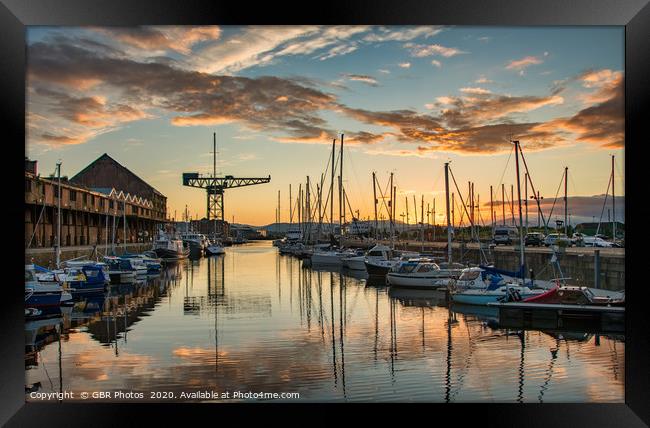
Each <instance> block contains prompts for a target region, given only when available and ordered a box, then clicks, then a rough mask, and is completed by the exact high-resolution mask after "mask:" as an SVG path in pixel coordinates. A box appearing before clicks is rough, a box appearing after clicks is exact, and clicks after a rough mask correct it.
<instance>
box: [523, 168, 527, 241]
mask: <svg viewBox="0 0 650 428" xmlns="http://www.w3.org/2000/svg"><path fill="white" fill-rule="evenodd" d="M524 189H525V190H524V201H525V204H526V234H528V172H526V173H524Z"/></svg>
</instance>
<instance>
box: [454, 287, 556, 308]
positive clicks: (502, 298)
mask: <svg viewBox="0 0 650 428" xmlns="http://www.w3.org/2000/svg"><path fill="white" fill-rule="evenodd" d="M547 291H548V290H545V289H543V288H529V287H528V286H526V285H521V284H518V283H511V282H506V283H505V284H503V283H502V284H491V285H490V286H488V287H487V288H480V289H477V288H470V289H466V290H454V289H452V290H450V293H449V294H450V298H451V300H452V301H453V302H455V303H463V304H466V305H487V304H488V303H497V302H507V301H520V300H525V299H527V298H530V297H534V296H539V295H541V294H543V293H546V292H547Z"/></svg>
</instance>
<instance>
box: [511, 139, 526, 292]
mask: <svg viewBox="0 0 650 428" xmlns="http://www.w3.org/2000/svg"><path fill="white" fill-rule="evenodd" d="M513 143H514V144H515V166H516V169H517V198H518V199H519V257H520V262H519V271H520V272H521V280H522V284H523V283H524V280H525V279H526V274H525V267H524V266H525V264H526V261H525V259H524V234H523V231H524V228H523V215H522V212H521V185H520V183H519V141H517V140H515V141H513ZM513 204H514V201H513Z"/></svg>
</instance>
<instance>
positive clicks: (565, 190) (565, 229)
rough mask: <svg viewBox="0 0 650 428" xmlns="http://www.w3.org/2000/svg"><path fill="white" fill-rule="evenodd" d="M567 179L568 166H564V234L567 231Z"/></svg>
mask: <svg viewBox="0 0 650 428" xmlns="http://www.w3.org/2000/svg"><path fill="white" fill-rule="evenodd" d="M568 180H569V168H568V167H566V166H565V167H564V234H565V235H566V234H567V233H568V232H567V230H568V224H567V218H568V216H569V207H568V206H567V203H568V198H567V192H568V185H567V181H568Z"/></svg>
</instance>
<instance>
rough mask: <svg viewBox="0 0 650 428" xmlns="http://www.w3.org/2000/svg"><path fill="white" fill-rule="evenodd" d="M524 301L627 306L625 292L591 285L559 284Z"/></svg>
mask: <svg viewBox="0 0 650 428" xmlns="http://www.w3.org/2000/svg"><path fill="white" fill-rule="evenodd" d="M522 302H524V303H540V304H560V305H590V306H625V293H623V292H618V291H610V290H601V289H592V288H589V287H581V286H573V285H558V286H556V287H553V288H551V289H550V290H547V291H546V292H545V293H542V294H539V295H536V296H532V297H528V298H526V299H523V300H522Z"/></svg>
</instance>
